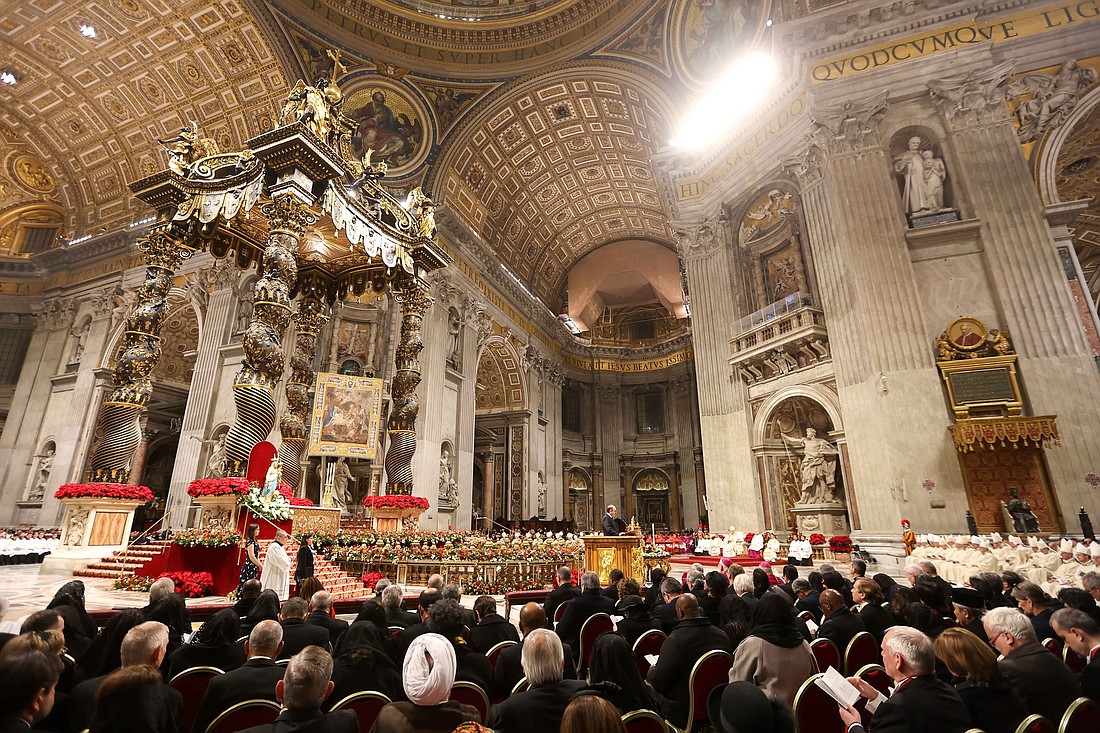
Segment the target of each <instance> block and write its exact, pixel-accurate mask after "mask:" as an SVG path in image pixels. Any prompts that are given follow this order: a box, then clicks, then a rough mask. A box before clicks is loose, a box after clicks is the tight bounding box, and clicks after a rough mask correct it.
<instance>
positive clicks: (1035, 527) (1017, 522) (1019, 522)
mask: <svg viewBox="0 0 1100 733" xmlns="http://www.w3.org/2000/svg"><path fill="white" fill-rule="evenodd" d="M1008 493H1009V496H1011V497H1012V498H1011V499H1009V500H1008V502H1007V503H1006V504H1005V508H1006V509H1008V514H1009V516H1011V517H1012V524H1013V526H1014V527H1015V531H1017V532H1038V531H1039V520H1038V519H1037V518H1036V517H1035V512H1033V511H1031V504H1029V503H1027V502H1026V501H1024V500H1023V499H1021V498H1020V492H1019V491H1018V490H1017V489H1016V488H1015V487H1013V488H1011V489H1009V490H1008Z"/></svg>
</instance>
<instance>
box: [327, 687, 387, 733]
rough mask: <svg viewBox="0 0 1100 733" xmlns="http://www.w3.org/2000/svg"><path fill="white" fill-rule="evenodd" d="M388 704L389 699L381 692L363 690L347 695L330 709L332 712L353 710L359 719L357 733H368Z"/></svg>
mask: <svg viewBox="0 0 1100 733" xmlns="http://www.w3.org/2000/svg"><path fill="white" fill-rule="evenodd" d="M389 704H390V699H389V698H388V697H386V696H385V695H383V694H382V693H381V692H375V691H373V690H365V691H363V692H355V693H352V694H351V695H348V696H347V697H345V698H344V699H343V700H341V701H340V702H338V703H336V704H335V705H333V706H332V709H333V710H334V711H335V710H354V711H355V716H356V717H357V718H359V733H370V729H371V728H373V727H374V721H375V720H377V719H378V714H379V713H380V712H382V708H384V707H386V706H387V705H389Z"/></svg>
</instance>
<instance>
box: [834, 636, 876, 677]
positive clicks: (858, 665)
mask: <svg viewBox="0 0 1100 733" xmlns="http://www.w3.org/2000/svg"><path fill="white" fill-rule="evenodd" d="M881 663H882V653H881V652H880V651H879V647H878V642H877V641H875V637H873V636H871V635H870V634H868V633H867V632H866V631H861V632H859V633H858V634H856V635H855V636H853V637H852V640H851V641H849V642H848V648H847V649H845V650H844V669H843V672H844V675H845V676H847V677H851V676H852V675H854V674H855V673H856V671H857V670H860V669H863V668H864V667H866V666H867V665H868V664H881ZM838 671H839V670H838Z"/></svg>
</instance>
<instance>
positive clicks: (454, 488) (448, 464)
mask: <svg viewBox="0 0 1100 733" xmlns="http://www.w3.org/2000/svg"><path fill="white" fill-rule="evenodd" d="M453 468H454V464H453V462H452V460H451V449H450V447H449V446H446V445H444V446H443V450H442V451H441V452H440V454H439V504H440V506H444V507H447V508H449V509H457V508H458V482H457V481H455V479H454V476H453V475H452V473H453Z"/></svg>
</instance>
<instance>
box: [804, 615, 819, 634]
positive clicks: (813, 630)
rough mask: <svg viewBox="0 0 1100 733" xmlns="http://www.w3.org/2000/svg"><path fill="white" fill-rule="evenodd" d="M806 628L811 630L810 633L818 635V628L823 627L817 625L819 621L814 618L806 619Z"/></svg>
mask: <svg viewBox="0 0 1100 733" xmlns="http://www.w3.org/2000/svg"><path fill="white" fill-rule="evenodd" d="M806 628H807V629H809V630H810V633H811V634H813V635H814V636H817V630H818V629H820V628H821V627H820V626H818V625H817V622H816V621H814V620H813V619H812V618H808V619H806Z"/></svg>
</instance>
